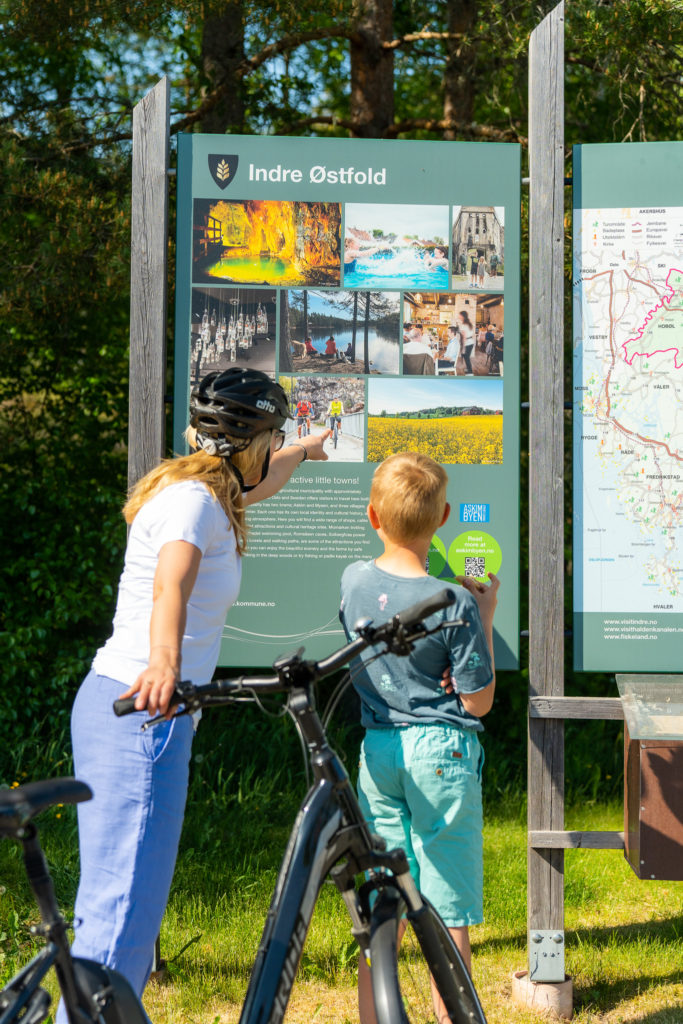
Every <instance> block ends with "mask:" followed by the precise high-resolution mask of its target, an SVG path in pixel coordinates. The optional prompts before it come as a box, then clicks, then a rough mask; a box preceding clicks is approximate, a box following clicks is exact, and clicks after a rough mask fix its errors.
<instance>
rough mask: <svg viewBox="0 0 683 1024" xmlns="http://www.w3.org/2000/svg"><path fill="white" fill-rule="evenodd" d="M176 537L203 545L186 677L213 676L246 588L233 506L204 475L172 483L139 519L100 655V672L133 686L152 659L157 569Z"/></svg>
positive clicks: (188, 627) (190, 615) (191, 605)
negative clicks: (226, 507) (231, 614)
mask: <svg viewBox="0 0 683 1024" xmlns="http://www.w3.org/2000/svg"><path fill="white" fill-rule="evenodd" d="M174 540H184V541H187V542H188V543H190V544H194V546H195V547H197V548H199V550H200V551H201V553H202V558H201V561H200V563H199V572H198V574H197V579H196V582H195V585H194V587H193V589H192V593H191V595H190V599H189V601H188V603H187V622H186V624H185V634H184V636H183V643H182V654H181V657H182V661H181V677H182V678H183V679H189V680H191V681H192V682H193V683H195V684H196V685H201V684H202V683H208V682H209V681H210V680H211V677H212V676H213V672H214V669H215V668H216V663H217V661H218V653H219V650H220V641H221V634H222V631H223V625H224V623H225V616H226V614H227V611H228V609H229V608H230V606H231V605H232V604H233V602H234V601H235V600H236V598H237V595H238V593H239V588H240V580H241V576H242V562H241V559H240V556H239V554H238V552H237V546H236V543H235V534H234V533H233V531H232V528H231V527H230V524H229V522H228V518H227V516H226V514H225V512H224V511H223V509H222V508H221V506H220V504H219V503H218V502H217V501H215V500H214V498H213V497H212V495H211V493H210V491H209V490H208V488H207V487H205V486H204V484H202V483H199V482H198V481H197V480H185V481H183V482H182V483H178V484H169V486H168V487H164V489H163V490H161V491H159V493H158V494H156V495H155V496H154V497H153V498H150V500H149V501H147V502H145V504H144V505H143V506H142V508H141V509H140V511H139V512H138V514H137V515H136V517H135V519H134V520H133V524H132V526H131V529H130V534H129V536H128V546H127V548H126V557H125V562H124V566H123V573H122V574H121V579H120V581H119V593H118V599H117V602H116V614H115V615H114V623H113V633H112V635H111V637H110V638H109V640H107V642H106V644H105V645H104V647H101V648H100V649H99V651H98V652H97V654H96V655H95V659H94V661H93V668H94V669H95V671H96V672H97V673H98V674H99V675H103V676H109V677H110V678H112V679H116V680H117V681H119V682H121V683H123V684H124V685H125V686H131V685H132V684H133V683H134V682H135V680H136V679H137V677H138V675H139V674H140V672H142V670H143V669H145V668H146V667H147V664H148V661H149V624H150V618H151V615H152V588H153V584H154V573H155V571H156V567H157V561H158V558H159V552H160V550H161V548H162V547H163V545H164V544H167V543H168V542H169V541H174Z"/></svg>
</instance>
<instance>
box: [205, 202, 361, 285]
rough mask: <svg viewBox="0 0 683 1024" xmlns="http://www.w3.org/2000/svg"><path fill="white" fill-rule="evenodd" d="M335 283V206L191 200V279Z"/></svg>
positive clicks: (338, 260)
mask: <svg viewBox="0 0 683 1024" xmlns="http://www.w3.org/2000/svg"><path fill="white" fill-rule="evenodd" d="M216 279H218V280H221V281H231V282H234V283H236V284H270V285H293V284H299V285H304V284H308V285H313V284H316V285H330V286H332V287H334V285H337V286H338V285H339V284H340V283H341V204H340V203H318V202H315V203H314V202H311V203H303V202H279V201H276V200H273V199H244V200H240V201H233V202H228V201H227V200H225V199H195V201H194V217H193V225H192V280H193V281H194V282H196V283H210V282H212V281H215V280H216Z"/></svg>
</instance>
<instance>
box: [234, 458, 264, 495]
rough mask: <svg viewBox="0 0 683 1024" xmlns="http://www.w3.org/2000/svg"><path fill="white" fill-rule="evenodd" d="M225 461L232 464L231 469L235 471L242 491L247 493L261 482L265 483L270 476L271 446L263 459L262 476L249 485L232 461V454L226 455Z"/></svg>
mask: <svg viewBox="0 0 683 1024" xmlns="http://www.w3.org/2000/svg"><path fill="white" fill-rule="evenodd" d="M225 461H226V462H227V464H228V465H229V466H230V469H231V470H232V471H233V473H234V474H235V476H236V477H237V482H238V484H239V485H240V489H241V491H242V494H246V493H247V492H248V491H253V490H254V488H255V487H258V485H259V484H261V483H263V481H264V480H265V479H266V477H267V476H268V468H269V466H270V448H268V451H267V452H266V457H265V459H264V460H263V465H262V466H261V476H260V478H259V479H258V480H257V481H256V483H255V484H249V485H246V484H245V482H244V477H243V476H242V474H241V473H240V471H239V469H238V468H237V466H236V465H235V463H234V462H232V461H231V459H230V456H226V457H225Z"/></svg>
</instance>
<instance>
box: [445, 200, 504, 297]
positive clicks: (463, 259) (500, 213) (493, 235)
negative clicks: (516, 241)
mask: <svg viewBox="0 0 683 1024" xmlns="http://www.w3.org/2000/svg"><path fill="white" fill-rule="evenodd" d="M451 242H452V247H451V248H452V258H453V277H452V287H453V288H454V289H455V288H479V289H481V290H482V291H488V292H502V291H503V285H504V277H503V275H504V269H505V268H504V263H505V207H504V206H454V207H453V231H452V232H451Z"/></svg>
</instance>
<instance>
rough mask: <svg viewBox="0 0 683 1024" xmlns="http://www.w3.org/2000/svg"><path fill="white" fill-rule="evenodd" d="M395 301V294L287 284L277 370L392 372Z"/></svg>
mask: <svg viewBox="0 0 683 1024" xmlns="http://www.w3.org/2000/svg"><path fill="white" fill-rule="evenodd" d="M399 349H400V303H399V296H398V294H397V293H395V292H369V291H368V292H361V291H341V290H336V289H335V290H332V289H330V290H325V291H317V290H311V289H308V288H302V289H298V288H292V289H289V290H288V291H286V292H284V293H283V296H282V303H281V306H280V370H281V371H285V372H289V373H291V372H294V373H325V374H331V373H344V374H349V373H364V374H380V373H389V374H397V373H398V372H399V371H398V365H399Z"/></svg>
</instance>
